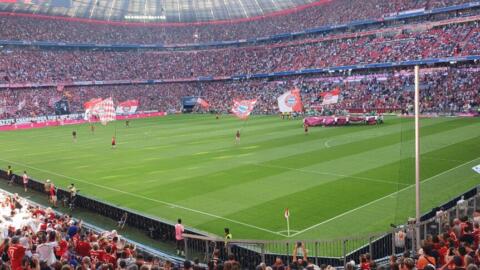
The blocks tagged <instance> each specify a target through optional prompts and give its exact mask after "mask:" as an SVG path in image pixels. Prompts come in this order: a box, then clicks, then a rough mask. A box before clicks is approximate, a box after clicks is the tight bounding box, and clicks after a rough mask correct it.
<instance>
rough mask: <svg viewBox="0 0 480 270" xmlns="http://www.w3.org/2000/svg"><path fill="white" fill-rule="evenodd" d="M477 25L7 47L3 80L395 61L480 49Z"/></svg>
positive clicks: (2, 55)
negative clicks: (275, 40) (96, 46)
mask: <svg viewBox="0 0 480 270" xmlns="http://www.w3.org/2000/svg"><path fill="white" fill-rule="evenodd" d="M479 44H480V27H479V25H478V22H477V21H475V22H471V23H464V24H451V25H446V26H442V27H438V28H433V29H430V30H425V31H420V30H416V31H410V32H402V33H396V34H393V35H382V36H380V35H376V34H375V33H371V32H370V34H368V35H361V34H359V36H358V37H352V38H346V39H344V38H336V37H335V36H332V37H330V38H329V39H327V40H324V41H321V42H308V43H307V42H305V43H303V42H297V43H294V44H290V43H287V44H277V45H262V46H250V47H242V48H224V49H209V50H199V51H150V50H149V51H132V50H129V51H105V50H53V49H52V50H45V49H34V48H31V49H27V48H5V49H3V50H2V51H0V75H2V76H0V84H1V83H48V82H71V81H92V80H137V79H180V78H191V77H199V76H232V75H239V74H259V73H271V72H280V71H296V70H301V69H311V68H326V67H334V66H348V65H361V64H371V63H383V62H397V61H407V60H419V59H426V58H439V57H451V56H464V55H475V54H478V52H479V50H480V49H479V48H480V47H479Z"/></svg>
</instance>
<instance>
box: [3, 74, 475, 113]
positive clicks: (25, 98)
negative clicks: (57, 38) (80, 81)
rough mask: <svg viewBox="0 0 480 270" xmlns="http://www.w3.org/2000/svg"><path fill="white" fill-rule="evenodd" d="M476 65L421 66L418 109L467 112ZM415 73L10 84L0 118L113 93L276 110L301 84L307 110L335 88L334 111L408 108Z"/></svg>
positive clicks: (164, 104) (149, 100)
mask: <svg viewBox="0 0 480 270" xmlns="http://www.w3.org/2000/svg"><path fill="white" fill-rule="evenodd" d="M479 83H480V73H479V67H478V65H474V66H468V67H458V68H453V67H448V68H447V67H444V68H436V69H431V70H425V72H424V73H423V74H422V76H421V96H422V102H421V106H422V107H421V109H422V112H424V113H437V112H440V113H441V112H443V113H450V112H468V111H471V110H472V109H475V108H477V107H478V106H479V104H480V94H479V88H478V85H479ZM413 87H414V82H413V74H412V73H411V71H410V72H407V71H405V72H403V71H399V72H396V73H391V72H390V73H382V72H380V71H379V72H375V73H371V74H364V75H350V76H349V75H339V76H336V77H335V76H332V75H329V76H327V75H325V76H314V77H305V76H298V77H289V78H283V79H277V80H265V79H257V80H240V81H217V82H184V83H161V84H154V85H144V84H134V85H101V86H99V85H97V86H75V87H65V88H64V89H63V90H62V91H58V89H56V88H30V89H9V90H3V91H0V118H1V119H7V118H19V117H31V116H43V115H53V114H54V104H55V102H56V101H58V100H60V99H62V98H65V99H67V100H68V102H69V107H70V112H71V113H82V112H83V111H84V108H83V103H85V102H86V101H88V100H90V99H92V98H98V97H101V98H107V97H112V98H113V100H114V101H115V104H118V103H119V102H122V101H125V100H130V99H137V100H139V103H140V104H139V108H138V110H140V111H149V110H158V111H165V112H178V111H180V110H181V109H182V103H181V99H182V97H187V96H195V97H202V98H203V99H204V100H205V101H207V102H208V103H209V105H210V106H209V108H208V109H203V108H200V107H199V106H198V108H197V111H200V112H206V111H208V110H211V111H216V112H222V113H227V112H229V111H230V109H231V105H232V100H233V99H254V98H257V99H258V102H257V104H256V106H255V111H254V113H257V114H275V113H278V109H277V97H278V96H280V95H281V94H283V93H284V92H286V91H288V90H292V89H293V88H299V89H300V90H301V94H302V99H303V103H304V106H305V108H306V110H307V111H308V110H317V109H318V108H319V107H321V101H322V100H321V98H320V97H319V96H320V93H322V92H325V91H331V90H333V89H336V88H339V89H340V90H341V98H340V102H339V103H338V104H336V105H330V106H329V107H330V109H332V110H356V111H359V110H360V111H363V110H367V111H369V110H383V111H400V110H408V108H409V107H411V105H412V104H413Z"/></svg>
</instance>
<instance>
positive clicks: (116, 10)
mask: <svg viewBox="0 0 480 270" xmlns="http://www.w3.org/2000/svg"><path fill="white" fill-rule="evenodd" d="M317 1H318V0H0V11H9V12H11V11H13V12H19V13H32V14H43V15H55V16H68V17H78V18H88V19H98V20H108V21H132V22H201V21H216V20H232V19H243V18H251V17H257V16H263V15H267V14H269V13H272V12H276V11H280V10H285V9H292V8H295V7H298V6H301V5H307V4H311V3H313V2H317Z"/></svg>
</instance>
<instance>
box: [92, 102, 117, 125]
mask: <svg viewBox="0 0 480 270" xmlns="http://www.w3.org/2000/svg"><path fill="white" fill-rule="evenodd" d="M95 110H96V112H97V114H98V118H100V122H101V123H102V125H106V124H107V123H108V122H111V121H114V120H116V118H117V114H116V113H115V106H114V104H113V100H112V98H107V99H104V100H103V101H102V102H100V103H98V104H97V105H96V106H95Z"/></svg>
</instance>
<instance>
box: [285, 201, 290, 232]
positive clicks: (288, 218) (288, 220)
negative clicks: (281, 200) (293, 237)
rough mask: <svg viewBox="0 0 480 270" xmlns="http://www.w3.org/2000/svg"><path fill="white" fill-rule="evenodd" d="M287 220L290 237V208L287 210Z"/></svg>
mask: <svg viewBox="0 0 480 270" xmlns="http://www.w3.org/2000/svg"><path fill="white" fill-rule="evenodd" d="M285 219H286V220H287V236H290V212H289V211H288V208H286V209H285Z"/></svg>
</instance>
